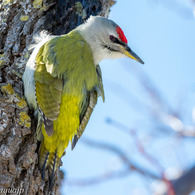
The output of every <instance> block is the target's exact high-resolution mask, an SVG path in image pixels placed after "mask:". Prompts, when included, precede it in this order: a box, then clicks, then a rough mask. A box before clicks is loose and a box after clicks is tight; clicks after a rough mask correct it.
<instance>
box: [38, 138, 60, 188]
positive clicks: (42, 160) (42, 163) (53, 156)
mask: <svg viewBox="0 0 195 195" xmlns="http://www.w3.org/2000/svg"><path fill="white" fill-rule="evenodd" d="M59 162H60V158H59V157H58V156H57V151H56V152H55V153H49V152H48V151H47V149H46V148H45V145H44V139H42V141H41V146H40V151H39V168H40V170H41V176H42V179H44V177H45V170H46V169H48V174H49V189H50V190H52V188H53V183H54V178H55V175H56V169H57V167H58V165H59Z"/></svg>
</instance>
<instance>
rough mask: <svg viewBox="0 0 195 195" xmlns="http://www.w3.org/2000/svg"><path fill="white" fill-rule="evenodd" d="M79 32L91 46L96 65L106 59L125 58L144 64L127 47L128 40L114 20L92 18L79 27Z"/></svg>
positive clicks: (98, 17)
mask: <svg viewBox="0 0 195 195" xmlns="http://www.w3.org/2000/svg"><path fill="white" fill-rule="evenodd" d="M78 30H79V32H80V33H81V34H82V36H83V37H84V39H85V40H86V41H87V43H88V44H89V45H90V47H91V49H92V53H93V58H94V63H95V64H96V65H97V64H98V63H99V62H100V61H102V60H103V59H106V58H111V59H115V58H121V57H125V56H128V57H130V58H132V59H135V60H137V61H139V62H141V63H142V61H141V59H140V58H139V57H138V56H137V55H136V54H135V53H133V52H132V51H131V49H130V48H129V47H128V46H127V39H126V37H125V35H124V33H123V31H122V30H121V28H120V27H119V26H118V25H117V24H116V23H114V22H113V21H112V20H109V19H107V18H103V17H100V16H91V17H90V18H89V19H88V21H87V22H86V23H85V24H83V25H81V26H80V27H78ZM132 54H133V55H132Z"/></svg>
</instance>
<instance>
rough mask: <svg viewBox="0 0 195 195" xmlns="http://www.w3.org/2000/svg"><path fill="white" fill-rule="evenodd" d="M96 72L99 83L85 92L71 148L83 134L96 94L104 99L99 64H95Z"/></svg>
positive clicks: (93, 106)
mask: <svg viewBox="0 0 195 195" xmlns="http://www.w3.org/2000/svg"><path fill="white" fill-rule="evenodd" d="M96 72H97V75H98V81H99V85H98V86H97V87H96V88H94V89H92V90H91V91H87V92H86V97H85V99H84V100H83V102H82V106H81V112H80V126H79V129H78V130H77V134H76V135H75V136H74V139H73V141H72V150H73V149H74V147H75V146H76V143H77V142H78V140H79V138H80V137H81V135H82V134H83V132H84V130H85V128H86V126H87V123H88V121H89V118H90V116H91V114H92V112H93V109H94V108H95V105H96V104H97V98H98V96H102V100H103V101H104V89H103V83H102V74H101V69H100V66H99V65H97V66H96Z"/></svg>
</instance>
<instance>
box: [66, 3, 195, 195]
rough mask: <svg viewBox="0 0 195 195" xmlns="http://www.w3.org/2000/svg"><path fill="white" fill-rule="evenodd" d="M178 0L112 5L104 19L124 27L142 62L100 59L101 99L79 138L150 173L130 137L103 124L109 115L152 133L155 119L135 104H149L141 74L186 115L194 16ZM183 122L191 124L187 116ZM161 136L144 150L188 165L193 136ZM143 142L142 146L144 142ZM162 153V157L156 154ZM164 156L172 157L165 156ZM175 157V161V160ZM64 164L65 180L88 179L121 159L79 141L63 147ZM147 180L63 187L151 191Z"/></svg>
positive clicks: (94, 192)
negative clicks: (115, 150) (110, 148)
mask: <svg viewBox="0 0 195 195" xmlns="http://www.w3.org/2000/svg"><path fill="white" fill-rule="evenodd" d="M178 2H180V4H177V1H176V0H169V1H164V3H161V1H160V0H159V1H155V0H139V1H138V0H131V1H127V0H120V1H118V2H117V3H116V4H115V5H114V6H113V7H112V8H111V12H110V15H109V18H110V19H112V20H113V21H115V22H116V23H117V24H118V25H119V26H120V27H121V28H122V29H123V31H124V33H125V35H126V37H127V40H128V43H129V46H130V47H131V49H132V50H133V51H134V52H135V53H136V54H138V55H139V57H141V58H142V60H143V61H144V62H145V64H144V65H141V64H139V63H137V62H135V61H133V60H131V59H128V58H123V59H117V60H105V61H103V62H102V63H101V64H100V66H101V69H102V74H103V82H104V90H105V103H102V100H101V99H100V98H99V100H98V104H97V106H96V108H95V111H94V113H93V115H92V117H91V119H90V122H89V124H88V125H87V128H86V130H85V133H84V137H88V138H93V139H95V140H101V141H104V142H107V143H111V144H114V145H116V146H119V147H121V148H122V149H124V150H125V151H126V153H128V154H129V156H130V157H131V159H133V160H136V161H137V162H140V164H141V165H142V164H143V163H144V166H146V167H148V168H149V169H152V170H154V171H156V170H155V168H153V167H152V166H151V165H150V163H147V162H146V161H145V159H143V158H142V157H141V156H140V155H137V148H136V147H135V145H134V142H133V139H130V138H129V137H128V136H126V135H125V134H124V133H123V132H121V131H119V130H116V129H115V128H114V127H112V126H110V125H108V124H107V123H106V122H105V120H106V118H107V117H110V118H113V119H115V120H117V121H119V122H121V123H123V124H125V125H127V126H128V127H130V128H134V129H136V130H137V131H138V135H139V136H140V138H144V140H147V139H146V138H148V139H150V136H149V135H148V134H147V133H149V134H150V133H151V132H150V129H149V127H151V124H153V123H154V121H153V120H154V119H152V118H151V117H148V113H147V110H146V109H145V108H143V107H142V105H141V106H140V105H138V102H139V100H140V101H141V102H143V103H144V104H146V105H149V106H153V105H151V104H152V102H151V100H150V98H149V97H148V96H147V95H146V93H145V92H144V90H143V88H142V87H141V86H140V82H139V80H138V79H137V78H138V75H139V74H140V73H142V72H143V73H144V74H145V73H146V74H147V75H148V76H149V77H150V79H151V80H152V81H153V84H154V86H156V87H157V88H158V90H159V91H160V94H161V96H162V98H163V99H164V100H165V102H166V103H168V104H169V105H170V107H171V108H172V109H173V110H179V109H181V107H182V109H183V107H186V105H187V106H188V109H184V110H185V111H186V113H188V114H187V116H189V117H191V116H190V112H191V109H192V108H193V107H195V100H194V99H195V76H194V73H195V66H194V62H195V53H194V52H195V36H194V35H195V20H194V16H193V12H192V9H191V8H190V7H189V6H188V5H186V4H181V1H179V0H178ZM178 5H179V6H178ZM183 100H186V101H183ZM186 102H187V103H186ZM162 109H165V110H166V108H162ZM186 121H187V122H189V121H190V122H189V123H190V124H193V122H192V121H191V119H186ZM193 125H194V124H193ZM164 137H165V138H164ZM164 137H163V135H162V139H160V140H159V139H158V141H156V142H158V143H156V142H155V141H153V142H152V143H149V144H150V145H149V146H148V148H149V149H148V150H149V152H150V153H151V154H153V155H155V156H158V159H159V160H160V159H161V162H162V165H163V167H165V168H169V167H181V168H184V167H188V166H189V165H190V164H193V162H194V161H195V156H193V155H191V151H192V149H194V146H195V145H194V143H193V142H192V140H191V141H190V140H187V141H183V142H181V143H182V145H181V146H180V145H177V144H176V143H172V140H171V139H167V138H166V136H164ZM165 142H166V143H167V147H166V148H164V144H165ZM181 143H180V144H181ZM144 144H146V145H147V141H146V143H144ZM174 144H175V145H177V149H176V153H177V152H178V153H179V152H180V151H181V150H183V147H185V148H186V150H187V153H188V156H187V157H186V158H187V159H185V160H184V159H182V156H180V155H178V156H177V158H176V156H175V155H171V154H172V153H175V151H174V150H173V149H172V148H173V147H174V146H175V145H174ZM190 148H192V149H190ZM162 149H163V150H167V151H166V152H165V151H162ZM193 151H194V150H193ZM161 153H162V154H163V155H162V156H161V155H160V156H159V154H161ZM170 156H172V157H170ZM167 157H168V158H171V160H170V161H168V160H166V159H167ZM178 158H179V160H180V163H178V164H177V163H176V162H177V161H178ZM181 164H182V165H181ZM63 165H64V166H63V168H62V170H65V172H66V176H67V178H90V177H93V176H96V175H99V174H101V173H105V172H108V171H109V170H115V169H119V168H121V163H120V161H119V160H118V159H117V157H116V156H115V155H113V154H112V153H109V152H106V151H102V150H97V149H94V148H90V147H88V146H86V145H85V144H83V143H82V139H81V140H80V142H79V143H78V144H77V146H76V148H75V149H74V151H71V150H70V148H68V149H67V154H66V156H65V157H64V158H63ZM148 181H149V182H148ZM152 182H153V181H152V180H151V183H152ZM149 184H150V179H149V178H148V180H146V179H144V178H143V177H140V175H139V174H137V173H136V172H133V171H132V173H131V174H129V176H128V177H124V178H122V179H113V180H110V181H107V182H104V183H102V184H99V185H92V186H86V187H77V186H69V185H65V186H64V189H63V195H64V194H66V195H100V194H101V195H104V194H105V195H107V194H112V195H119V194H124V195H128V194H129V195H139V194H142V195H148V194H150V192H151V191H150V190H148V189H150V188H151V185H149Z"/></svg>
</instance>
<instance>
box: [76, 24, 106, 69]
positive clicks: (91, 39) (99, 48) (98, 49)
mask: <svg viewBox="0 0 195 195" xmlns="http://www.w3.org/2000/svg"><path fill="white" fill-rule="evenodd" d="M77 30H78V32H79V33H80V34H81V36H82V37H83V38H84V40H85V41H86V42H87V43H88V44H89V46H90V48H91V50H92V54H93V59H94V64H95V65H97V64H99V62H100V61H102V60H103V59H106V58H109V56H108V55H107V52H105V50H104V48H103V41H102V40H101V38H100V36H99V34H98V30H97V28H91V27H90V26H88V25H86V24H84V25H80V26H79V28H77Z"/></svg>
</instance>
